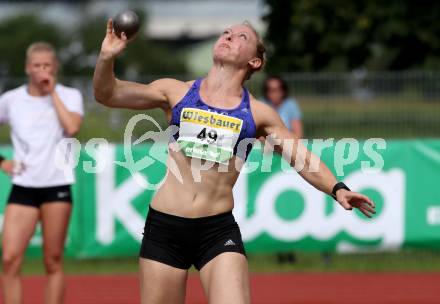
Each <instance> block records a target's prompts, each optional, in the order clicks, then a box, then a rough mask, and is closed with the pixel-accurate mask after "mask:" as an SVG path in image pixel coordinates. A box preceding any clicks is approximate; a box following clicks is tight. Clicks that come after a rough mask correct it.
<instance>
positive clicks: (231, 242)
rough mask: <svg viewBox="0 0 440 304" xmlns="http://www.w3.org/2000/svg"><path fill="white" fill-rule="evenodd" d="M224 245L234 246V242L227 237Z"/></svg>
mask: <svg viewBox="0 0 440 304" xmlns="http://www.w3.org/2000/svg"><path fill="white" fill-rule="evenodd" d="M224 246H235V243H234V241H233V240H231V239H229V240H228V241H227V242H226V243H224Z"/></svg>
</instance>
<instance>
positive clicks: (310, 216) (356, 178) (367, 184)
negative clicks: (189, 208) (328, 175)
mask: <svg viewBox="0 0 440 304" xmlns="http://www.w3.org/2000/svg"><path fill="white" fill-rule="evenodd" d="M247 178H248V177H247V176H246V175H245V174H243V175H240V177H239V179H238V181H237V184H236V186H235V187H234V198H235V208H234V215H235V217H236V219H237V222H238V223H239V224H240V228H241V232H242V236H243V239H244V241H252V240H253V239H255V238H256V237H258V236H259V235H260V234H262V233H263V232H266V233H268V234H269V235H271V236H272V237H274V238H276V239H278V240H280V241H285V242H287V241H299V240H301V239H303V238H305V237H313V238H314V239H316V240H329V239H331V238H333V237H336V236H337V234H338V233H340V232H342V231H345V232H347V233H348V234H350V235H351V236H352V237H355V238H357V239H359V240H363V241H378V240H380V241H381V243H380V245H379V246H380V247H382V248H393V247H398V246H400V245H401V244H402V243H403V240H404V209H405V206H404V193H405V191H404V190H405V176H404V172H403V171H402V170H400V169H393V170H390V171H388V172H383V171H382V172H372V173H362V172H354V173H352V174H350V175H348V176H347V178H346V179H345V182H346V183H347V184H348V185H350V187H351V188H352V189H354V190H356V191H361V190H363V189H373V190H375V191H377V192H379V194H380V195H381V196H382V198H383V201H384V206H383V208H382V210H381V212H380V213H379V214H378V215H376V216H374V217H373V218H372V219H368V220H367V219H362V218H360V217H358V216H357V215H356V214H355V213H354V212H347V211H346V210H345V209H343V208H342V207H340V206H335V208H334V210H333V212H332V213H331V214H329V215H326V214H325V204H326V200H325V194H323V193H321V192H319V191H318V190H316V189H315V188H313V187H312V186H311V185H309V184H308V183H307V182H306V181H305V180H304V179H303V178H301V177H300V176H299V175H298V174H297V173H296V172H294V171H292V172H288V173H287V172H284V173H283V172H279V173H275V174H273V175H272V176H271V177H269V178H268V180H267V181H266V182H265V183H264V184H263V186H262V187H261V188H260V189H259V190H258V193H257V196H256V197H257V198H256V201H255V213H254V214H253V215H252V216H250V217H246V208H247V206H246V202H247V201H248V195H247ZM287 190H293V191H297V192H298V193H300V194H301V195H302V197H303V201H304V209H303V211H302V214H301V215H300V216H299V217H298V218H295V219H293V220H285V219H283V218H281V217H280V216H279V215H278V214H277V212H276V209H275V202H276V199H277V197H278V196H279V195H280V194H281V193H282V192H284V191H287ZM347 243H348V242H341V243H340V245H341V246H338V250H344V248H345V247H344V246H346V245H347ZM346 247H347V246H346Z"/></svg>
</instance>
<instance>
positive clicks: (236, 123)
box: [177, 108, 243, 163]
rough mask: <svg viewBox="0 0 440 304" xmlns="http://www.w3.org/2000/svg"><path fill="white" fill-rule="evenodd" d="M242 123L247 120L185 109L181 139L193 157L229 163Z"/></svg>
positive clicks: (182, 116) (181, 144) (181, 117)
mask: <svg viewBox="0 0 440 304" xmlns="http://www.w3.org/2000/svg"><path fill="white" fill-rule="evenodd" d="M242 126H243V120H241V119H239V118H236V117H231V116H227V115H223V114H218V113H215V112H210V111H205V110H200V109H193V108H183V109H182V112H181V114H180V129H179V138H178V139H177V142H178V143H179V145H180V147H181V148H182V150H183V152H184V153H185V155H187V156H189V157H195V158H201V159H205V160H209V161H214V162H218V163H227V162H228V160H229V159H230V158H231V157H232V155H233V154H234V146H235V144H236V143H237V141H238V137H239V135H240V131H241V127H242Z"/></svg>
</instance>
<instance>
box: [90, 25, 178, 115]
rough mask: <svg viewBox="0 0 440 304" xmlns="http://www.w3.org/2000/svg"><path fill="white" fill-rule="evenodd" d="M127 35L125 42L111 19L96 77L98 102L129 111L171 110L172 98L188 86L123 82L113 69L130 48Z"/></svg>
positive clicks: (163, 81)
mask: <svg viewBox="0 0 440 304" xmlns="http://www.w3.org/2000/svg"><path fill="white" fill-rule="evenodd" d="M128 42H129V41H128V40H127V37H126V35H125V33H122V34H121V38H119V37H118V36H116V34H115V33H114V32H113V24H112V20H111V19H110V20H109V21H108V22H107V32H106V35H105V38H104V41H103V42H102V46H101V52H100V55H99V58H98V61H97V63H96V67H95V73H94V75H93V88H94V94H95V98H96V100H97V101H98V102H99V103H101V104H103V105H105V106H108V107H114V108H129V109H151V108H162V109H164V110H167V109H169V107H170V104H169V102H170V96H172V95H173V94H174V93H175V91H179V90H181V89H182V87H184V88H186V87H187V84H186V83H185V82H181V81H178V80H175V79H159V80H156V81H154V82H152V83H150V84H147V85H146V84H140V83H136V82H130V81H123V80H119V79H117V78H116V77H115V74H114V72H113V65H114V61H115V59H116V57H117V56H118V55H119V54H121V53H122V51H123V50H124V49H125V48H126V47H127V44H128Z"/></svg>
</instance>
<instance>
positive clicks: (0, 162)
mask: <svg viewBox="0 0 440 304" xmlns="http://www.w3.org/2000/svg"><path fill="white" fill-rule="evenodd" d="M4 160H5V158H4V157H3V156H1V155H0V165H1V164H2V162H3V161H4Z"/></svg>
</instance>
